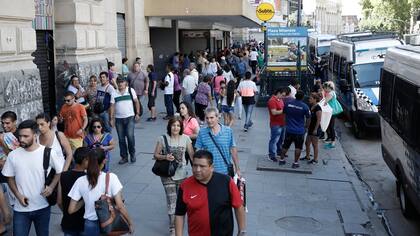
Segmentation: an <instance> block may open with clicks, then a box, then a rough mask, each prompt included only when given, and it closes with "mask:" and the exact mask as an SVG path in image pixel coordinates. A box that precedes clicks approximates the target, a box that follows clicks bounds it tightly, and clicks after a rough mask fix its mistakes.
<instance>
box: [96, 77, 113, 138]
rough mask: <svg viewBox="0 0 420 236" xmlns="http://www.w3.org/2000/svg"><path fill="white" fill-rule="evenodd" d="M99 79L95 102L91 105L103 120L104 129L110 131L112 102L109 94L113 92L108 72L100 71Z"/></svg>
mask: <svg viewBox="0 0 420 236" xmlns="http://www.w3.org/2000/svg"><path fill="white" fill-rule="evenodd" d="M99 79H100V81H101V85H100V86H99V87H98V89H97V93H96V102H95V105H94V107H93V111H94V113H96V114H98V115H99V117H100V118H101V119H102V120H103V121H104V124H105V131H106V132H108V133H111V132H112V127H111V123H110V119H109V117H110V112H111V111H110V109H109V108H110V107H111V104H112V103H113V102H114V101H112V100H111V94H114V93H115V89H114V87H113V86H112V85H111V84H110V83H109V79H108V73H107V72H105V71H102V72H101V73H100V74H99Z"/></svg>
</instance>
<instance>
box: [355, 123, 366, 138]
mask: <svg viewBox="0 0 420 236" xmlns="http://www.w3.org/2000/svg"><path fill="white" fill-rule="evenodd" d="M352 124H353V133H354V136H355V137H356V138H358V139H362V138H363V137H364V136H365V134H364V132H363V130H362V129H361V127H360V126H359V124H357V122H356V121H355V120H354V119H353V122H352Z"/></svg>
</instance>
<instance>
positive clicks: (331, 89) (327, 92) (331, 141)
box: [322, 81, 338, 149]
mask: <svg viewBox="0 0 420 236" xmlns="http://www.w3.org/2000/svg"><path fill="white" fill-rule="evenodd" d="M322 87H323V89H324V104H323V105H324V106H326V105H327V104H328V103H329V102H330V101H332V100H337V95H336V93H335V86H334V82H332V81H327V82H325V83H324V84H323V85H322ZM335 102H337V103H338V101H335ZM336 116H337V115H333V116H331V119H330V123H329V124H328V128H327V131H326V133H327V136H328V138H327V139H326V140H325V142H326V144H325V145H324V147H325V148H326V149H331V148H335V128H334V123H335V118H336Z"/></svg>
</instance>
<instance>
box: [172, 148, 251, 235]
mask: <svg viewBox="0 0 420 236" xmlns="http://www.w3.org/2000/svg"><path fill="white" fill-rule="evenodd" d="M232 208H233V209H234V210H235V217H236V222H237V224H238V226H237V227H238V234H237V235H238V236H242V235H246V219H245V209H244V206H243V203H242V199H241V196H240V193H239V190H238V187H237V186H236V184H235V183H234V182H233V179H231V178H229V177H228V176H226V175H223V174H220V173H217V172H215V171H214V164H213V155H212V153H211V152H209V151H206V150H200V151H197V152H196V153H195V154H194V158H193V176H191V177H189V178H187V179H186V180H185V181H184V182H183V183H182V184H181V185H180V188H179V191H178V197H177V203H176V211H175V215H176V216H175V222H176V223H175V225H176V226H175V227H176V236H182V235H184V218H185V215H186V214H187V215H188V235H190V236H210V235H233V229H234V226H233V224H234V223H233V222H234V221H233V213H232Z"/></svg>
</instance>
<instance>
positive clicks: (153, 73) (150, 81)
mask: <svg viewBox="0 0 420 236" xmlns="http://www.w3.org/2000/svg"><path fill="white" fill-rule="evenodd" d="M153 81H156V82H157V81H158V79H157V75H156V73H155V72H150V73H149V88H147V90H148V92H149V96H151V94H152V90H153ZM157 87H158V86H157V85H156V88H155V91H154V92H155V96H156V89H157Z"/></svg>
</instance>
